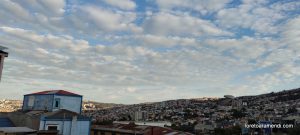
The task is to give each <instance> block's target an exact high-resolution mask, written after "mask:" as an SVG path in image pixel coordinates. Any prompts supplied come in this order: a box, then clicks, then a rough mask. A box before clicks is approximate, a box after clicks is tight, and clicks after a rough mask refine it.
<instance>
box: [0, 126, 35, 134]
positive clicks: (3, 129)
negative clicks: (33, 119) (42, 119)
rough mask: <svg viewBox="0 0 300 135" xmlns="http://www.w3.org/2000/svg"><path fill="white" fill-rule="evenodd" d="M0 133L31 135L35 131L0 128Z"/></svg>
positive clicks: (19, 128)
mask: <svg viewBox="0 0 300 135" xmlns="http://www.w3.org/2000/svg"><path fill="white" fill-rule="evenodd" d="M0 132H3V133H32V132H36V130H33V129H30V128H28V127H0Z"/></svg>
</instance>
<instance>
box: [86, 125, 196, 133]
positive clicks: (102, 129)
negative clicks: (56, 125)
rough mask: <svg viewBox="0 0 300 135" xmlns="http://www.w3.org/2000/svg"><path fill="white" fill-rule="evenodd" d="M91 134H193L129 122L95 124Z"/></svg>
mask: <svg viewBox="0 0 300 135" xmlns="http://www.w3.org/2000/svg"><path fill="white" fill-rule="evenodd" d="M91 135H192V134H190V133H187V132H181V131H175V130H173V129H170V128H165V127H157V126H147V125H136V124H135V123H129V124H113V125H109V126H95V127H93V128H92V129H91Z"/></svg>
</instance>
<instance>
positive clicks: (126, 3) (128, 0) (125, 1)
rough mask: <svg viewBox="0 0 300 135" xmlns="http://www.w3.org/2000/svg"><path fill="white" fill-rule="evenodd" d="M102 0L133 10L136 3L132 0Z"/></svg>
mask: <svg viewBox="0 0 300 135" xmlns="http://www.w3.org/2000/svg"><path fill="white" fill-rule="evenodd" d="M104 2H106V3H107V4H109V5H112V6H116V7H118V8H120V9H124V10H134V9H135V8H136V4H135V3H134V2H133V1H132V0H104Z"/></svg>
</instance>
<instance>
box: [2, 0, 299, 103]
mask: <svg viewBox="0 0 300 135" xmlns="http://www.w3.org/2000/svg"><path fill="white" fill-rule="evenodd" d="M0 1H1V0H0ZM1 2H2V4H1V5H0V16H1V19H0V35H1V36H0V44H1V45H4V46H6V47H8V48H9V53H10V55H9V57H8V58H7V59H6V61H5V67H4V73H3V78H2V82H1V84H0V90H2V91H5V92H3V93H1V95H0V98H3V97H11V98H21V97H22V95H23V94H26V93H30V92H34V91H37V90H45V89H66V90H71V91H74V92H77V93H80V94H83V95H84V96H85V98H86V99H91V100H97V101H102V102H116V103H138V102H148V101H162V100H166V99H176V98H192V97H201V96H222V95H223V94H235V95H244V94H257V93H264V92H268V91H273V90H280V89H279V88H286V89H287V88H292V87H293V86H295V87H296V85H295V84H299V82H298V80H299V78H300V74H299V73H298V72H297V71H299V66H300V65H299V61H300V57H299V55H298V54H299V42H300V41H299V38H298V37H299V36H300V35H299V26H298V24H299V23H300V21H299V20H300V19H299V16H298V15H297V13H298V12H299V11H298V9H299V8H297V7H299V2H291V1H287V2H284V1H279V2H272V3H271V2H270V1H266V0H255V1H252V0H243V1H241V3H235V2H232V1H231V0H222V1H220V0H209V1H207V0H187V1H178V0H158V1H152V0H150V1H145V2H146V3H147V4H146V5H143V3H142V2H137V1H132V0H121V1H114V0H104V1H93V2H91V1H82V2H79V1H73V0H71V1H64V0H57V1H50V0H45V1H38V0H30V1H9V0H2V1H1ZM7 11H9V12H7ZM262 82H263V83H262ZM277 88H278V89H277ZM91 93H93V94H91ZM11 95H14V96H11Z"/></svg>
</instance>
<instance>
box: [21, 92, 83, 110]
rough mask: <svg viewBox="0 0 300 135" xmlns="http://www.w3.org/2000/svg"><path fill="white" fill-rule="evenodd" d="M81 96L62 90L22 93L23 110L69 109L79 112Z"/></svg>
mask: <svg viewBox="0 0 300 135" xmlns="http://www.w3.org/2000/svg"><path fill="white" fill-rule="evenodd" d="M81 106H82V96H81V95H78V94H74V93H71V92H68V91H64V90H51V91H42V92H37V93H32V94H27V95H24V100H23V107H22V110H23V111H49V112H53V111H57V110H60V109H65V110H69V111H72V112H76V113H78V114H81Z"/></svg>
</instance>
